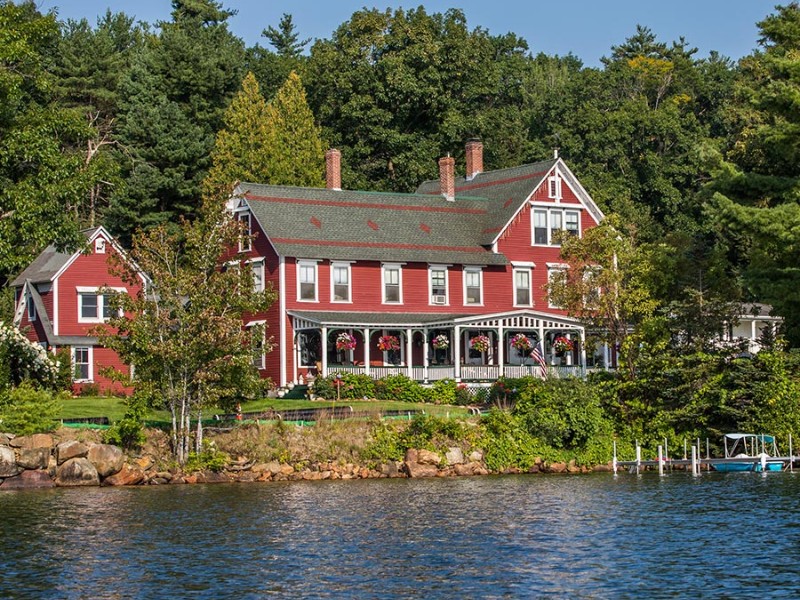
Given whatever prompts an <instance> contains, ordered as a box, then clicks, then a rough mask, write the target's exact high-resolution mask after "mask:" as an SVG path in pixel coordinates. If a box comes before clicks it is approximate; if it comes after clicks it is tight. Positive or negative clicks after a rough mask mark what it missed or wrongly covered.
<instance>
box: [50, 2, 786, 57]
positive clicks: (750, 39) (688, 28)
mask: <svg viewBox="0 0 800 600" xmlns="http://www.w3.org/2000/svg"><path fill="white" fill-rule="evenodd" d="M778 3H779V2H778V0H559V1H554V0H460V1H458V2H454V1H452V0H451V1H450V2H446V1H442V0H427V1H423V0H415V1H411V2H396V1H389V0H384V1H383V2H374V1H372V2H370V1H365V0H223V2H222V4H223V6H224V7H225V8H227V9H231V10H236V11H238V12H237V14H236V16H234V17H232V18H231V20H230V29H231V31H232V32H233V33H234V34H235V35H237V36H239V37H241V38H242V39H243V40H244V41H245V43H246V44H247V45H248V46H253V45H255V44H256V43H260V44H261V45H262V46H268V42H267V40H266V39H264V38H262V37H261V32H262V30H264V29H265V28H267V27H269V26H270V25H272V26H273V27H277V25H278V22H279V21H280V18H281V15H282V14H283V13H290V14H291V15H292V17H293V21H294V23H295V26H296V29H297V31H298V33H299V34H300V37H301V38H303V39H305V38H311V39H312V40H313V39H317V38H330V37H331V34H332V33H333V31H334V30H335V29H336V28H337V27H338V26H339V25H341V24H342V23H344V22H345V21H347V20H349V18H350V16H351V15H352V14H353V13H354V12H356V11H358V10H360V9H362V8H364V7H367V8H373V7H375V8H380V9H385V8H387V7H391V8H399V7H402V8H404V9H410V8H416V7H418V6H420V5H423V6H424V7H425V9H426V10H427V12H429V13H434V12H444V11H446V10H447V9H449V8H461V9H462V10H463V11H464V14H465V15H466V17H467V25H468V27H469V29H474V28H476V27H482V28H484V29H487V30H488V31H489V32H490V33H491V34H494V35H502V34H504V33H508V32H513V33H515V34H517V35H518V36H520V37H522V38H524V39H525V40H527V42H528V45H529V47H530V49H531V51H532V52H533V53H534V54H537V53H539V52H544V53H545V54H549V55H560V56H564V55H566V54H569V53H570V52H571V53H572V54H574V55H575V56H577V57H578V58H579V59H581V60H582V61H583V63H584V65H586V66H589V67H596V66H600V64H601V63H600V58H601V57H603V56H608V55H609V54H610V49H611V47H612V46H615V45H619V44H621V43H623V42H624V41H625V39H627V38H628V37H630V36H632V35H633V34H634V33H635V31H636V25H637V24H638V25H644V26H646V27H649V28H650V29H651V30H652V31H653V33H655V34H656V36H657V39H658V40H659V41H661V42H665V43H667V44H670V43H671V42H672V41H677V40H678V39H679V38H680V37H681V36H683V37H684V38H685V39H686V41H687V42H688V43H689V45H690V46H691V47H696V48H698V53H697V55H696V56H697V57H699V58H703V57H706V56H708V54H709V52H710V51H712V50H716V51H718V52H719V53H720V54H722V55H724V56H727V57H729V58H732V59H734V60H738V59H739V58H741V57H742V56H746V55H748V54H750V53H751V52H752V51H753V50H754V49H756V48H757V47H758V27H757V26H756V23H757V22H758V21H761V20H762V19H763V18H764V17H766V16H767V15H769V14H771V13H773V12H774V7H775V5H776V4H778ZM787 3H788V0H786V1H784V2H783V4H787ZM36 4H37V6H38V7H39V9H40V10H42V11H49V10H51V9H55V10H56V12H57V13H58V15H59V17H60V18H61V19H63V20H66V19H81V18H84V17H85V18H87V19H88V20H89V22H90V23H92V24H94V23H96V20H97V16H98V15H101V14H103V13H105V11H106V9H107V8H110V9H111V10H112V11H113V12H125V13H127V14H128V15H130V16H133V17H135V18H136V20H139V21H146V22H148V23H151V24H154V23H156V22H157V21H159V20H169V19H170V13H171V8H172V7H171V2H170V0H136V1H133V2H132V1H130V0H36Z"/></svg>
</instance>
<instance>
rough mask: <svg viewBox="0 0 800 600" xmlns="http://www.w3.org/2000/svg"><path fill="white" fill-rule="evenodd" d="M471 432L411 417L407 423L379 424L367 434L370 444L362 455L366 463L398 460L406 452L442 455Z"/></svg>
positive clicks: (460, 426) (430, 418) (459, 426)
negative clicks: (415, 450) (368, 461)
mask: <svg viewBox="0 0 800 600" xmlns="http://www.w3.org/2000/svg"><path fill="white" fill-rule="evenodd" d="M470 435H471V432H470V431H469V430H468V429H467V428H466V427H465V426H464V424H463V423H461V421H458V420H451V419H442V418H439V417H436V416H433V415H415V416H414V418H413V419H412V420H411V422H410V423H409V424H408V425H406V426H403V425H401V424H393V425H390V424H387V423H384V422H379V423H378V424H376V426H375V427H374V428H373V430H372V432H371V435H370V437H371V442H370V443H369V444H368V445H367V446H366V447H365V448H364V450H363V451H362V457H364V458H366V459H367V460H375V461H385V460H402V458H403V456H405V453H406V451H407V450H409V449H410V448H416V449H427V450H432V451H435V452H436V451H442V450H445V449H446V448H448V447H450V446H452V445H453V444H459V443H461V442H463V441H465V440H469V439H470Z"/></svg>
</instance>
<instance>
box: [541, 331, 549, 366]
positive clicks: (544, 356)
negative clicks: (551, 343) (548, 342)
mask: <svg viewBox="0 0 800 600" xmlns="http://www.w3.org/2000/svg"><path fill="white" fill-rule="evenodd" d="M539 343H540V344H541V345H542V358H543V359H544V361H545V362H547V354H545V352H547V350H545V348H544V325H542V322H541V321H539ZM548 364H549V363H548Z"/></svg>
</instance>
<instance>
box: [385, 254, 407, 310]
mask: <svg viewBox="0 0 800 600" xmlns="http://www.w3.org/2000/svg"><path fill="white" fill-rule="evenodd" d="M394 269H397V286H398V288H399V290H398V297H399V300H398V301H397V302H394V301H389V300H387V299H386V271H387V270H394ZM381 303H382V304H393V305H398V304H402V303H403V263H382V264H381Z"/></svg>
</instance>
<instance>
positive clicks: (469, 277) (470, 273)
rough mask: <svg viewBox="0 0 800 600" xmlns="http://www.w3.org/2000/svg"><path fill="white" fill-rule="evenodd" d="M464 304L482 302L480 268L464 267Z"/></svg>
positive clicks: (479, 303) (477, 304) (481, 274)
mask: <svg viewBox="0 0 800 600" xmlns="http://www.w3.org/2000/svg"><path fill="white" fill-rule="evenodd" d="M464 304H472V305H476V306H479V305H481V304H483V271H481V269H480V268H477V267H466V268H465V269H464Z"/></svg>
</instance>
